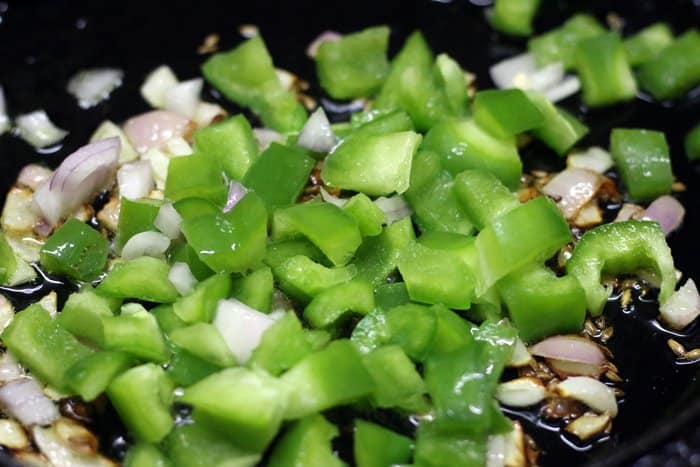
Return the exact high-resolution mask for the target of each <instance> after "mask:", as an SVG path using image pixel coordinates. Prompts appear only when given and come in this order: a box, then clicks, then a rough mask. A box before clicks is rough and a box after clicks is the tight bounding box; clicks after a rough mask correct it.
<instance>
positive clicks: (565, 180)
mask: <svg viewBox="0 0 700 467" xmlns="http://www.w3.org/2000/svg"><path fill="white" fill-rule="evenodd" d="M602 183H603V181H602V179H601V177H600V175H599V174H597V173H596V172H593V171H591V170H586V169H577V168H568V169H565V170H563V171H562V172H559V173H558V174H557V175H555V176H554V178H552V179H551V180H550V181H549V183H547V184H546V185H545V186H544V187H543V188H542V192H543V193H544V194H546V195H548V196H551V197H552V198H554V199H555V200H556V201H557V205H558V206H559V209H560V210H561V212H562V214H564V217H566V218H567V219H574V218H576V215H577V214H578V212H579V210H580V209H581V208H582V207H583V206H585V205H586V203H588V202H589V201H590V200H591V199H592V198H593V197H594V196H595V194H596V192H597V191H598V189H599V188H600V186H601V185H602Z"/></svg>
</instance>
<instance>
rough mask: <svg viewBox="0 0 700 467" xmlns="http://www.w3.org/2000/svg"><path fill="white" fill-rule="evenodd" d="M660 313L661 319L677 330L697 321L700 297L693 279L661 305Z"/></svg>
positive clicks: (699, 312)
mask: <svg viewBox="0 0 700 467" xmlns="http://www.w3.org/2000/svg"><path fill="white" fill-rule="evenodd" d="M660 311H661V319H662V320H663V321H664V322H665V323H666V324H668V325H669V326H671V327H672V328H673V329H676V330H681V329H683V328H685V327H686V326H688V325H689V324H690V323H692V322H693V321H695V319H696V318H697V317H698V316H699V315H700V295H698V288H697V287H696V286H695V282H694V281H693V279H688V280H687V281H686V282H685V285H683V287H681V288H680V289H678V290H676V291H675V292H674V293H673V295H671V296H670V297H669V298H668V300H666V302H665V303H664V304H663V305H661V307H660Z"/></svg>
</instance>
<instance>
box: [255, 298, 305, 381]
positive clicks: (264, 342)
mask: <svg viewBox="0 0 700 467" xmlns="http://www.w3.org/2000/svg"><path fill="white" fill-rule="evenodd" d="M311 352H312V346H311V344H310V343H309V341H308V339H307V336H306V334H305V333H304V329H303V328H302V327H301V322H300V321H299V318H297V316H296V314H295V313H294V312H292V311H290V312H286V313H285V314H284V316H283V317H282V318H280V319H279V320H277V322H275V324H273V325H272V326H270V327H269V328H268V329H267V331H265V333H264V334H263V336H262V339H260V343H259V344H258V346H257V347H256V348H255V350H253V354H252V355H251V357H250V360H249V361H248V365H249V366H251V367H252V368H256V367H258V368H262V369H264V370H265V371H267V372H268V373H270V374H271V375H273V376H279V375H280V374H282V373H283V372H284V371H286V370H288V369H289V368H291V367H293V366H294V365H296V364H297V362H299V361H300V360H301V359H302V358H304V357H306V356H307V355H308V354H310V353H311Z"/></svg>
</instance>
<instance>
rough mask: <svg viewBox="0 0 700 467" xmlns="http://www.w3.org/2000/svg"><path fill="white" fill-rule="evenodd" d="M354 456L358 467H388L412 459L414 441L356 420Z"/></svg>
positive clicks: (381, 427) (380, 427)
mask: <svg viewBox="0 0 700 467" xmlns="http://www.w3.org/2000/svg"><path fill="white" fill-rule="evenodd" d="M354 440H355V443H354V445H353V454H354V456H355V463H356V464H357V467H386V466H388V465H398V464H405V463H406V462H408V461H409V460H410V459H411V451H413V440H411V438H408V437H406V436H402V435H399V434H398V433H394V432H393V431H391V430H389V429H387V428H384V427H383V426H379V425H375V424H374V423H369V422H366V421H364V420H355V437H354Z"/></svg>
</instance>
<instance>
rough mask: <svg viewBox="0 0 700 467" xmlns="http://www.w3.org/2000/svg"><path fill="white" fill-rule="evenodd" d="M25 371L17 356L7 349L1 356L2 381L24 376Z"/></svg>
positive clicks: (0, 379) (0, 378) (0, 381)
mask: <svg viewBox="0 0 700 467" xmlns="http://www.w3.org/2000/svg"><path fill="white" fill-rule="evenodd" d="M23 376H24V371H22V367H21V366H19V363H17V360H15V357H14V356H12V354H11V353H10V352H9V351H6V352H5V353H4V354H2V357H0V383H7V382H10V381H14V380H16V379H19V378H22V377H23Z"/></svg>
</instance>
